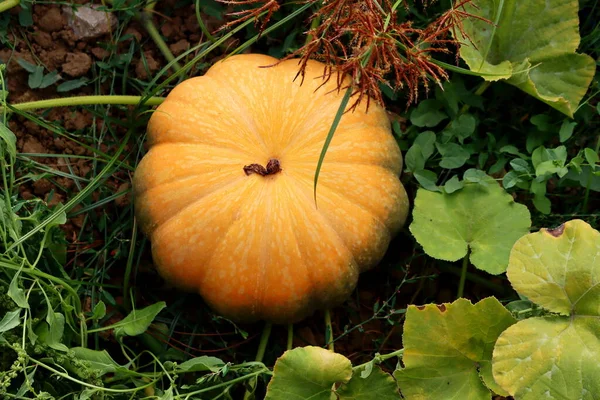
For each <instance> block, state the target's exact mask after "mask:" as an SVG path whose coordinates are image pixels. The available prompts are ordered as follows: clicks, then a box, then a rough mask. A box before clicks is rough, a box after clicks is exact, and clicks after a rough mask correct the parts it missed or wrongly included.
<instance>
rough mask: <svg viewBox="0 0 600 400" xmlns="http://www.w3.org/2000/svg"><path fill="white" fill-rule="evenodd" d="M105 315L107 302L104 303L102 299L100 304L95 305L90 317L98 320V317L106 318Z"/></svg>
mask: <svg viewBox="0 0 600 400" xmlns="http://www.w3.org/2000/svg"><path fill="white" fill-rule="evenodd" d="M105 315H106V304H104V302H103V301H102V300H100V301H99V302H98V304H96V305H95V306H94V310H93V311H92V316H91V317H90V318H91V319H93V320H98V319H101V318H104V316H105Z"/></svg>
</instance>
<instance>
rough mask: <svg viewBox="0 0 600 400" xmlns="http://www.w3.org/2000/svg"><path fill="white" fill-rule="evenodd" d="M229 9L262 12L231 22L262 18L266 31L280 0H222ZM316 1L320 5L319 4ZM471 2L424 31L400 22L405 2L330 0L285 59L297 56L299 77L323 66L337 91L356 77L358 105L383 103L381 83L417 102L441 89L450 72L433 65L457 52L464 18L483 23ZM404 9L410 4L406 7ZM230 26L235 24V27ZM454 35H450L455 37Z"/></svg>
mask: <svg viewBox="0 0 600 400" xmlns="http://www.w3.org/2000/svg"><path fill="white" fill-rule="evenodd" d="M221 1H222V2H225V3H227V4H233V5H250V4H257V5H258V7H256V8H252V9H249V10H245V11H241V12H237V13H235V14H234V15H235V16H240V18H239V19H238V20H236V21H233V22H232V23H237V22H241V21H245V20H247V19H249V18H257V20H258V17H259V16H260V15H261V14H262V15H264V16H263V19H262V22H261V29H264V27H265V26H266V24H267V23H268V21H269V19H270V17H271V16H272V14H273V13H274V12H275V11H277V10H278V9H279V7H280V4H279V3H278V2H277V0H221ZM308 1H313V2H315V4H316V1H317V0H308ZM471 1H472V0H459V1H457V3H456V4H455V5H454V6H453V7H452V8H451V9H450V10H448V11H447V12H445V13H444V14H442V15H441V16H440V17H439V18H437V19H436V20H435V21H433V22H432V23H431V24H430V25H429V26H427V27H426V28H424V29H417V28H414V27H413V24H412V23H411V22H410V21H399V18H398V15H397V7H398V5H399V4H400V3H402V2H399V1H398V2H395V3H393V2H392V1H390V0H381V2H380V1H378V0H326V1H323V2H322V3H320V5H319V8H318V10H317V11H316V12H315V13H314V14H313V15H312V17H311V20H312V22H313V23H312V24H311V29H310V30H309V31H308V32H307V37H308V38H309V39H308V40H307V42H306V44H305V45H304V46H303V47H301V48H300V49H298V50H297V51H295V52H294V53H292V54H290V55H288V56H287V57H286V58H285V59H289V58H294V57H299V65H300V68H299V75H300V76H303V73H304V69H305V67H306V63H307V62H308V60H309V59H316V60H319V61H322V62H324V63H325V64H326V65H327V67H326V69H325V71H324V76H325V77H326V78H327V79H330V78H331V77H332V76H334V75H335V77H336V79H337V82H338V89H345V88H344V87H343V79H342V77H343V76H350V77H351V78H352V85H353V88H354V92H355V93H356V94H358V96H357V97H356V101H355V102H354V106H356V105H357V104H358V103H360V102H361V100H363V99H364V98H365V97H366V98H367V106H368V102H369V101H370V99H375V100H376V101H377V102H379V103H383V99H382V93H381V89H380V84H384V85H387V86H389V87H391V88H392V89H394V90H400V89H403V88H406V89H407V93H408V104H410V103H413V102H416V100H417V98H418V93H419V86H420V85H423V87H424V88H425V90H426V91H428V90H429V82H430V81H433V82H435V83H436V84H441V82H442V81H443V80H445V79H448V74H447V72H446V71H445V70H444V69H443V68H442V67H440V66H439V65H437V64H436V63H435V60H434V59H433V58H432V54H434V53H449V52H450V48H452V47H454V48H457V47H458V44H459V43H458V39H457V38H458V37H467V36H466V34H465V32H464V30H463V25H462V23H463V21H464V20H465V19H466V18H480V17H477V16H475V15H472V14H470V13H468V12H467V11H466V10H465V5H466V4H467V3H470V2H471ZM404 3H405V4H406V2H404ZM232 23H231V24H232ZM459 33H460V35H458V34H459ZM451 34H452V35H451Z"/></svg>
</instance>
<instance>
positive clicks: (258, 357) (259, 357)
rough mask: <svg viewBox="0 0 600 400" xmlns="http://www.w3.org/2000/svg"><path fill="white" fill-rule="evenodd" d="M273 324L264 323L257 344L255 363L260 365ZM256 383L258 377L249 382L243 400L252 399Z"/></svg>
mask: <svg viewBox="0 0 600 400" xmlns="http://www.w3.org/2000/svg"><path fill="white" fill-rule="evenodd" d="M272 327H273V324H272V323H270V322H266V323H265V327H264V328H263V332H262V335H261V337H260V343H259V344H258V350H257V351H256V358H255V362H257V363H261V362H262V360H263V357H264V356H265V350H266V348H267V343H268V342H269V336H271V328H272ZM257 382H258V377H255V378H254V379H252V380H251V381H250V382H249V387H248V388H246V392H245V393H244V400H250V399H253V398H254V390H255V389H256V384H257Z"/></svg>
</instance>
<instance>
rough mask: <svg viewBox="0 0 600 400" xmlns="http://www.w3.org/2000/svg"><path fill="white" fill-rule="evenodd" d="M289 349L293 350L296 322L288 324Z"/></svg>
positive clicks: (287, 347)
mask: <svg viewBox="0 0 600 400" xmlns="http://www.w3.org/2000/svg"><path fill="white" fill-rule="evenodd" d="M287 328H288V336H287V346H286V349H287V350H291V349H292V347H293V343H294V324H288V326H287Z"/></svg>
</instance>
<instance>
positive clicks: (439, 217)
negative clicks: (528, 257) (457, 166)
mask: <svg viewBox="0 0 600 400" xmlns="http://www.w3.org/2000/svg"><path fill="white" fill-rule="evenodd" d="M485 181H486V182H487V185H483V184H466V185H465V187H464V188H463V189H462V190H459V191H457V192H454V193H452V194H448V193H439V192H430V191H428V190H425V189H419V190H418V192H417V197H416V199H415V208H414V211H413V223H412V224H411V225H410V231H411V232H412V234H413V235H414V237H415V238H416V239H417V241H418V242H419V244H420V245H421V246H423V249H424V250H425V252H426V253H427V254H429V255H430V256H431V257H434V258H438V259H441V260H446V261H457V260H460V259H461V258H463V257H465V256H466V255H467V253H468V251H469V249H470V251H471V256H470V259H471V262H472V263H473V265H475V266H476V267H477V268H479V269H482V270H484V271H487V272H489V273H491V274H500V273H503V272H504V271H505V270H506V267H507V266H508V256H509V254H510V249H511V248H512V246H513V244H514V243H515V242H516V241H517V239H519V238H520V237H521V236H523V235H524V234H526V233H527V232H529V227H530V226H531V218H530V214H529V210H527V207H525V206H524V205H522V204H518V203H515V202H514V200H513V198H512V196H511V195H509V194H508V193H506V192H505V191H504V189H502V188H501V187H500V186H499V185H498V184H497V183H496V182H495V181H494V180H493V179H491V178H489V177H485Z"/></svg>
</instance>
